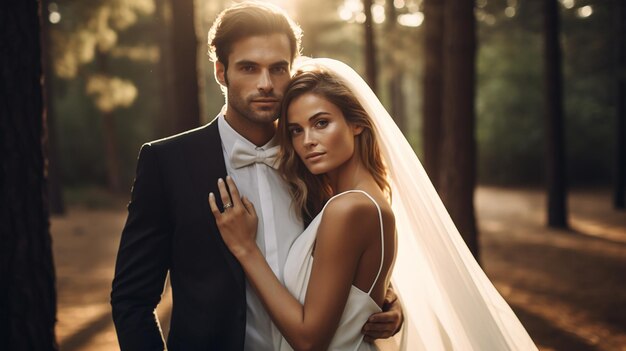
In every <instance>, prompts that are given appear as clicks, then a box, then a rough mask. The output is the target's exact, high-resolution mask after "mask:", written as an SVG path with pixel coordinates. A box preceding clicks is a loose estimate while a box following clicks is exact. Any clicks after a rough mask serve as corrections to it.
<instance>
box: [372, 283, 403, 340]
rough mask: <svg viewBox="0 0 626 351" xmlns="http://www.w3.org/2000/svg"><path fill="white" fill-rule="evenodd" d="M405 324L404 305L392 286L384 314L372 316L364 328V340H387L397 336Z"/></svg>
mask: <svg viewBox="0 0 626 351" xmlns="http://www.w3.org/2000/svg"><path fill="white" fill-rule="evenodd" d="M403 323H404V314H403V312H402V305H401V303H400V300H398V296H397V295H396V293H395V291H394V290H393V287H392V286H391V285H390V286H389V288H387V293H386V294H385V303H384V305H383V312H380V313H375V314H373V315H371V316H370V318H369V319H368V320H367V323H365V325H364V326H363V334H365V337H364V340H365V341H367V342H374V340H376V339H387V338H389V337H392V336H394V335H396V334H397V333H398V332H399V331H400V328H402V324H403Z"/></svg>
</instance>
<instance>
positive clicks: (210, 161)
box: [185, 118, 244, 288]
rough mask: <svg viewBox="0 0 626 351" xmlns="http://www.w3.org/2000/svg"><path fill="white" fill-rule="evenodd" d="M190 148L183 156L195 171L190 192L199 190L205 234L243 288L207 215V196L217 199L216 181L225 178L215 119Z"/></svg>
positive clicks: (238, 268)
mask: <svg viewBox="0 0 626 351" xmlns="http://www.w3.org/2000/svg"><path fill="white" fill-rule="evenodd" d="M197 136H198V137H197V138H195V139H194V140H193V141H192V143H193V145H191V150H188V151H189V152H186V153H185V155H189V157H190V158H191V159H192V160H189V161H190V163H189V164H190V165H198V168H196V169H190V171H191V177H192V181H193V182H194V189H198V190H200V191H202V193H201V194H202V196H203V197H204V202H203V203H204V206H203V214H204V215H205V216H206V218H207V222H206V223H208V231H207V234H208V235H213V236H215V237H214V238H212V239H214V240H211V241H212V242H214V243H217V246H218V247H219V251H220V253H221V254H222V255H223V256H224V259H225V260H226V262H227V263H228V267H229V269H230V270H231V272H232V274H233V277H234V278H235V280H236V281H237V283H238V284H239V285H240V287H241V288H244V273H243V270H242V268H241V265H240V264H239V262H238V261H237V259H236V258H235V256H233V255H232V254H231V252H230V251H229V250H228V247H227V246H226V244H225V243H224V241H223V240H222V237H221V235H220V233H219V231H218V229H217V225H216V224H215V218H214V217H213V214H212V213H211V210H210V207H209V205H208V194H209V193H210V192H212V193H214V194H216V195H217V197H219V195H218V194H219V191H218V188H217V179H218V178H225V177H226V174H227V173H226V164H225V162H224V154H223V151H222V139H221V138H220V134H219V130H218V128H217V118H216V119H214V120H213V121H212V122H211V123H209V124H208V125H206V126H204V127H202V130H201V131H200V133H198V135H197Z"/></svg>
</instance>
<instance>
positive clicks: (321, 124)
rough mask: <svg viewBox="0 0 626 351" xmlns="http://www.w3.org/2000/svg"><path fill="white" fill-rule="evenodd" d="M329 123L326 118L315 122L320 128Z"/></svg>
mask: <svg viewBox="0 0 626 351" xmlns="http://www.w3.org/2000/svg"><path fill="white" fill-rule="evenodd" d="M327 125H328V121H327V120H325V119H320V120H318V121H317V122H315V126H316V127H318V128H324V127H326V126H327Z"/></svg>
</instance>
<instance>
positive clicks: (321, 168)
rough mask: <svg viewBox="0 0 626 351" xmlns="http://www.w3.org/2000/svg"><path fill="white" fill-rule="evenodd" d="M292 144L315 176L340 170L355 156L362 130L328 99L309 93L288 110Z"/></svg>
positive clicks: (293, 101)
mask: <svg viewBox="0 0 626 351" xmlns="http://www.w3.org/2000/svg"><path fill="white" fill-rule="evenodd" d="M287 128H288V130H289V133H290V135H291V144H292V145H293V148H294V150H295V151H296V153H297V154H298V156H299V157H300V159H301V160H302V162H304V164H305V166H306V167H307V168H308V169H309V171H310V172H311V173H313V174H323V173H328V172H331V171H333V170H336V169H338V168H340V167H341V166H342V165H343V164H345V163H346V162H347V161H348V160H350V159H351V158H352V155H354V137H355V135H357V134H359V133H360V132H361V130H362V128H361V127H358V126H353V125H351V124H349V123H348V122H347V121H346V119H345V118H344V116H343V113H342V112H341V110H340V109H339V108H338V107H337V106H335V105H334V104H333V103H331V102H330V101H328V100H326V99H325V98H323V97H321V96H319V95H316V94H313V93H306V94H304V95H301V96H299V97H297V98H295V99H294V100H292V101H291V103H290V104H289V107H288V108H287Z"/></svg>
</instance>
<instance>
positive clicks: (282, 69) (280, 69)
mask: <svg viewBox="0 0 626 351" xmlns="http://www.w3.org/2000/svg"><path fill="white" fill-rule="evenodd" d="M272 71H273V72H274V73H286V72H287V68H286V67H283V66H280V67H274V68H272Z"/></svg>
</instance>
